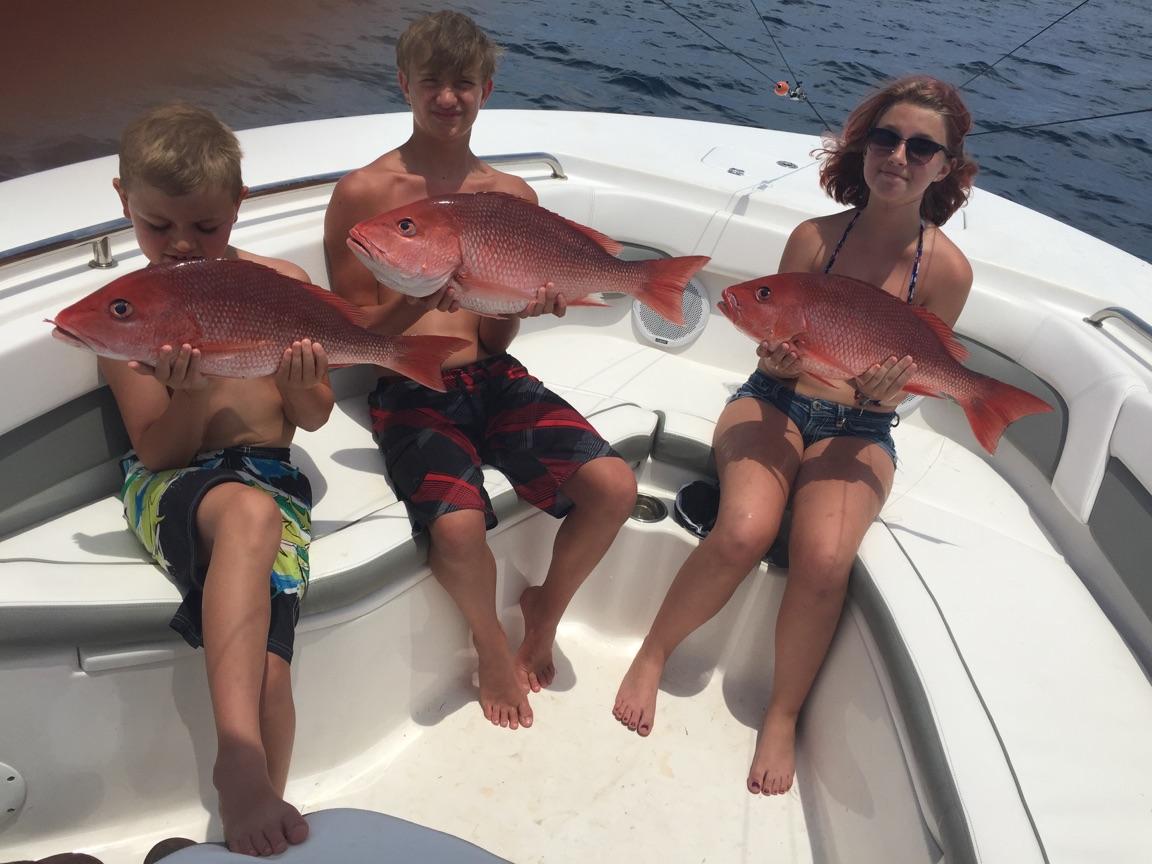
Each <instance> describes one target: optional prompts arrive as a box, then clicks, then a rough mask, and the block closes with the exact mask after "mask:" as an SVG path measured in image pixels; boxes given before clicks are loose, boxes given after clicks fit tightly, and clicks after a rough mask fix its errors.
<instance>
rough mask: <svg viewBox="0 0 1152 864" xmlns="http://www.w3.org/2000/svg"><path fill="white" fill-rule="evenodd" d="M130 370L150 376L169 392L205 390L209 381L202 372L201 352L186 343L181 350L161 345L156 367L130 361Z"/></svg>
mask: <svg viewBox="0 0 1152 864" xmlns="http://www.w3.org/2000/svg"><path fill="white" fill-rule="evenodd" d="M128 368H129V369H131V370H133V371H134V372H139V373H140V374H141V375H149V376H151V377H153V378H155V379H156V380H157V381H159V382H160V383H161V384H163V385H164V386H165V387H167V388H168V389H169V390H205V389H207V388H208V384H209V381H208V379H207V378H206V377H205V376H204V375H203V374H202V373H201V372H200V350H199V349H198V348H193V347H192V346H191V345H188V344H187V343H185V344H184V345H181V346H180V348H179V349H175V348H173V347H172V346H171V345H161V346H160V352H159V355H158V356H157V357H156V365H154V366H150V365H148V364H147V363H145V362H144V361H143V360H129V361H128Z"/></svg>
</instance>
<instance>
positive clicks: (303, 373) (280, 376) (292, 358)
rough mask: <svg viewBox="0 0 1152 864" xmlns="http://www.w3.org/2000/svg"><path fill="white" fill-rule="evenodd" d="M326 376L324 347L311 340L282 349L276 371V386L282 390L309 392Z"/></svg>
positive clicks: (294, 343) (326, 363) (326, 358)
mask: <svg viewBox="0 0 1152 864" xmlns="http://www.w3.org/2000/svg"><path fill="white" fill-rule="evenodd" d="M327 374H328V355H327V354H326V353H325V352H324V346H323V345H321V344H320V343H319V342H313V341H312V340H311V339H301V340H300V341H298V342H293V343H292V347H291V348H285V349H284V355H283V357H281V359H280V368H279V369H277V370H276V386H277V387H279V388H280V390H281V391H284V390H310V389H312V388H313V387H315V386H316V385H317V384H321V383H323V381H324V376H326V375H327Z"/></svg>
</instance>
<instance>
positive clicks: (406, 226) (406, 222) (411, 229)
mask: <svg viewBox="0 0 1152 864" xmlns="http://www.w3.org/2000/svg"><path fill="white" fill-rule="evenodd" d="M396 227H397V228H399V229H400V233H401V234H403V235H404V236H405V237H412V236H414V235H415V234H416V223H415V222H413V221H412V220H411V219H407V218H405V219H401V220H400V221H399V222H397V223H396Z"/></svg>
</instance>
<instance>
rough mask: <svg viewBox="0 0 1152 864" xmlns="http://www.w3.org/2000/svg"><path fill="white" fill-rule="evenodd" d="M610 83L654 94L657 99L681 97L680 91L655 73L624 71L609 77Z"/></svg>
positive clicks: (648, 94)
mask: <svg viewBox="0 0 1152 864" xmlns="http://www.w3.org/2000/svg"><path fill="white" fill-rule="evenodd" d="M608 83H609V84H615V85H616V86H618V87H623V88H624V89H625V90H629V91H631V92H633V93H640V94H642V95H644V96H653V97H655V98H657V99H667V98H669V97H670V96H676V97H679V96H680V95H681V94H680V91H679V90H677V89H676V88H675V87H673V86H672V85H671V84H669V83H668V82H667V81H665V80H664V79H663V78H659V77H657V76H655V75H645V74H643V73H642V72H622V73H619V74H616V75H612V76H610V77H609V78H608Z"/></svg>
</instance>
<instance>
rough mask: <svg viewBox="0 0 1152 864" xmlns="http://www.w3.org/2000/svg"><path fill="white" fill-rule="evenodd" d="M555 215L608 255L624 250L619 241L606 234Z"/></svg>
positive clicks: (617, 253)
mask: <svg viewBox="0 0 1152 864" xmlns="http://www.w3.org/2000/svg"><path fill="white" fill-rule="evenodd" d="M556 215H557V216H559V217H560V218H561V219H563V220H564V221H565V222H567V223H568V225H569V226H570V227H572V228H575V229H576V230H577V231H579V232H580V233H581V234H583V235H585V236H586V237H588V238H589V239H590V240H592V241H593V242H594V243H595V244H596V245H597V246H599V247H600V248H601V249H603V250H604V251H605V252H607V253H608V254H609V255H619V254H620V252H621V251H622V250H623V249H624V244H623V243H621V242H620V241H619V240H615V239H613V238H612V237H609V236H608V235H607V234H602V233H601V232H599V231H597V230H596V229H595V228H589V227H588V226H587V225H581V224H580V223H579V222H573V221H572V220H571V219H565V218H564V217H563V216H560V214H559V213H557V214H556Z"/></svg>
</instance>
